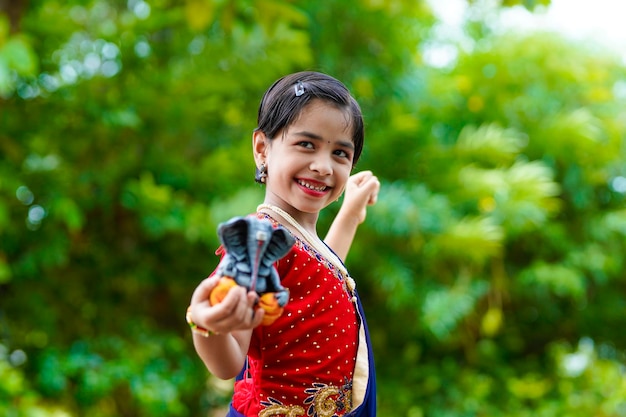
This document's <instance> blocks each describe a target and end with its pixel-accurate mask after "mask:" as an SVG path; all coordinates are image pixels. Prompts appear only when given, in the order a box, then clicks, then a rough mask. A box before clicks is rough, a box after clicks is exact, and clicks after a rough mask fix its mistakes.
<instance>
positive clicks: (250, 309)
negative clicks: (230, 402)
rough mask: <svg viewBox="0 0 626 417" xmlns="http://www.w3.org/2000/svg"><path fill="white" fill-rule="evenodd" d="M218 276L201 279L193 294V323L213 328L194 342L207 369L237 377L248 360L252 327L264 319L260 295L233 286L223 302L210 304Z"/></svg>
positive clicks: (196, 336)
mask: <svg viewBox="0 0 626 417" xmlns="http://www.w3.org/2000/svg"><path fill="white" fill-rule="evenodd" d="M218 281H219V277H217V276H213V277H210V278H207V279H205V280H204V281H202V282H201V283H200V284H199V285H198V287H197V288H196V290H195V291H194V293H193V295H192V297H191V305H190V308H191V318H192V320H193V322H194V323H195V324H196V325H198V326H200V327H203V328H205V329H209V330H210V331H211V333H212V334H211V335H210V336H209V337H204V336H202V335H199V334H197V333H194V335H193V344H194V347H195V348H196V352H197V353H198V356H200V358H201V359H202V361H203V362H204V364H205V365H206V367H207V369H208V370H209V371H210V372H211V373H212V374H213V375H215V376H217V377H218V378H221V379H231V378H234V377H235V376H237V374H239V372H240V371H241V369H242V368H243V365H244V363H245V359H246V355H247V353H248V348H249V346H250V338H251V336H252V329H253V328H255V327H256V326H258V325H259V324H260V323H261V320H263V315H264V311H263V309H262V308H255V304H256V301H257V294H256V293H255V292H246V289H245V288H244V287H241V286H235V287H233V288H231V289H230V290H229V292H228V294H227V295H226V297H224V299H223V300H222V302H221V303H219V304H217V305H215V306H211V305H210V304H209V294H210V292H211V290H212V289H213V288H214V287H215V286H216V285H217V282H218Z"/></svg>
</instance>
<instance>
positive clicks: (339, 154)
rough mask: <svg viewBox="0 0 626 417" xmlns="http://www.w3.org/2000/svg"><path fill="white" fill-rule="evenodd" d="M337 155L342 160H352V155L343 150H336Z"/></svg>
mask: <svg viewBox="0 0 626 417" xmlns="http://www.w3.org/2000/svg"><path fill="white" fill-rule="evenodd" d="M335 155H337V156H340V157H341V158H348V159H349V158H350V154H349V153H348V152H346V151H344V150H342V149H338V150H336V151H335Z"/></svg>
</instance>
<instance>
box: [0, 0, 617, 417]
mask: <svg viewBox="0 0 626 417" xmlns="http://www.w3.org/2000/svg"><path fill="white" fill-rule="evenodd" d="M457 3H458V2H457ZM461 3H463V4H462V5H463V8H462V12H461V14H457V15H456V16H457V17H460V18H459V19H456V20H455V22H456V23H455V26H454V27H453V28H451V27H450V22H449V21H444V20H443V18H442V15H441V14H437V13H435V7H432V6H433V5H434V6H437V8H438V9H440V11H441V10H443V11H446V10H447V9H446V7H447V6H445V5H446V4H451V2H449V1H448V2H433V3H432V4H431V3H427V2H426V1H419V0H389V1H376V0H352V1H338V0H337V1H332V0H329V1H318V0H303V1H293V0H240V1H235V0H184V1H172V0H127V1H126V0H119V1H104V0H85V1H78V0H64V1H61V0H1V1H0V415H2V416H10V417H18V416H19V417H39V416H42V417H47V416H50V417H52V416H54V417H66V416H89V417H120V416H145V417H152V416H172V417H187V416H214V415H224V412H223V410H224V407H225V405H226V404H227V402H228V398H229V395H230V386H231V383H230V381H226V382H223V381H219V380H216V379H215V378H213V377H211V375H209V374H208V372H207V371H206V370H205V368H204V367H203V366H202V364H201V362H200V360H199V359H198V358H197V356H196V355H195V352H194V350H193V347H192V343H191V337H190V332H189V329H188V327H187V324H186V323H185V320H184V312H185V309H186V307H187V305H188V302H189V298H190V296H191V292H192V291H193V289H194V288H195V286H196V284H197V283H198V282H199V281H200V280H201V279H203V278H204V277H205V276H206V275H207V274H208V273H209V272H210V271H212V270H213V268H214V267H215V265H216V263H217V257H216V256H215V255H214V251H215V249H216V248H217V246H218V241H217V237H216V233H215V230H216V226H217V224H218V223H219V222H221V221H224V220H226V219H229V218H230V217H232V216H234V215H239V214H245V213H248V212H251V211H254V209H255V207H256V205H257V204H258V203H259V202H260V201H261V199H262V196H263V189H262V188H261V187H260V186H258V185H256V184H255V183H254V181H253V174H254V165H253V161H252V157H251V147H250V143H251V132H252V130H253V129H254V127H255V122H256V109H257V105H258V102H259V99H260V97H261V94H262V93H263V91H264V90H265V89H266V88H267V87H268V86H269V84H270V83H271V82H273V81H274V80H275V79H276V78H278V77H280V76H282V75H284V74H286V73H289V72H293V71H298V70H303V69H314V70H320V71H324V72H327V73H329V74H332V75H334V76H335V77H337V78H339V79H341V80H342V81H344V82H345V83H346V84H347V85H348V86H349V88H350V89H351V90H352V91H353V93H354V95H355V96H356V97H357V99H358V100H359V102H360V103H361V105H362V107H363V110H364V113H365V117H366V122H367V126H366V144H365V151H364V154H363V156H362V159H361V161H359V163H358V165H357V167H356V169H357V170H364V169H371V170H373V171H374V172H375V173H376V174H377V175H378V176H379V178H380V180H381V182H382V190H381V193H380V198H379V202H378V204H377V205H376V206H374V207H373V208H372V209H371V210H370V211H369V213H368V218H367V221H366V223H365V224H363V225H362V227H361V228H360V229H359V232H358V235H357V239H356V242H355V243H354V246H353V248H352V251H351V253H350V255H349V256H348V259H347V264H348V267H349V269H350V270H351V271H352V273H353V275H354V276H355V277H356V279H357V282H358V288H359V291H360V293H361V296H362V297H363V299H364V303H365V309H366V313H367V316H368V321H369V324H370V329H371V332H372V337H373V343H374V350H375V353H376V362H377V371H378V386H379V405H380V406H379V410H380V413H379V414H380V415H381V416H393V417H397V416H407V417H425V416H427V417H474V416H476V417H478V416H489V417H505V416H506V417H526V416H533V417H537V416H545V417H555V416H559V417H560V416H581V417H591V416H593V417H618V416H626V377H625V375H626V374H625V369H626V368H625V364H626V354H625V349H626V331H625V330H624V329H625V328H626V314H625V313H626V296H625V293H626V271H625V270H626V268H625V267H626V257H625V254H626V60H625V56H624V55H621V54H620V53H619V52H617V51H616V50H615V49H614V48H610V47H608V46H605V44H603V43H600V42H596V41H594V40H593V39H591V38H580V37H579V38H572V37H570V36H565V35H564V34H563V33H559V32H557V31H554V30H549V29H546V28H545V27H544V28H543V29H541V28H531V27H530V26H529V25H523V26H520V25H513V24H511V23H510V22H511V21H512V20H511V19H510V16H512V15H511V13H514V14H516V16H518V17H519V16H523V17H524V21H525V22H529V21H533V19H539V18H541V17H542V16H545V14H546V13H547V11H549V10H551V9H550V7H551V5H550V1H549V0H543V1H533V0H524V1H515V0H508V1H504V0H503V1H501V2H496V1H484V0H483V1H466V2H461ZM560 3H561V5H563V2H560ZM587 3H589V10H590V18H591V17H592V14H593V12H594V10H595V9H594V7H596V6H594V5H595V4H596V3H594V2H591V1H589V2H587ZM616 3H619V2H616ZM442 4H443V5H444V6H445V7H443V9H442ZM564 7H566V6H564ZM447 11H450V10H447ZM505 16H508V17H509V18H508V19H505V18H504V17H505ZM507 22H509V23H507ZM337 208H338V203H337V204H336V205H334V206H331V207H330V208H329V209H328V210H327V212H325V213H324V214H323V216H322V218H321V222H320V234H322V235H323V234H324V230H325V228H327V227H328V225H329V224H330V221H331V220H332V217H333V214H334V213H336V211H337Z"/></svg>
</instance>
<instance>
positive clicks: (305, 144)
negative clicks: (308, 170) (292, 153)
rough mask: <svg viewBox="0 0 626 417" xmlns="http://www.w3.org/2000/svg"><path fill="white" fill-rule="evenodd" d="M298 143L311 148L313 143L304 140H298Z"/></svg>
mask: <svg viewBox="0 0 626 417" xmlns="http://www.w3.org/2000/svg"><path fill="white" fill-rule="evenodd" d="M298 145H299V146H302V147H303V148H308V149H313V143H311V142H309V141H306V140H303V141H302V142H299V143H298Z"/></svg>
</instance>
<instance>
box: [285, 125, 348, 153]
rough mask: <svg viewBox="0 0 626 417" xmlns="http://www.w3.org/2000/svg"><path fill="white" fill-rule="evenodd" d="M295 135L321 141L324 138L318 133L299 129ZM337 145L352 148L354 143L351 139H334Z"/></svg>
mask: <svg viewBox="0 0 626 417" xmlns="http://www.w3.org/2000/svg"><path fill="white" fill-rule="evenodd" d="M294 134H295V135H297V136H305V137H307V138H309V139H311V140H316V141H323V140H324V138H323V137H321V136H320V135H318V134H316V133H313V132H309V131H306V130H303V131H300V132H294ZM336 143H337V145H339V146H343V147H346V148H349V149H352V150H354V143H352V142H351V141H346V140H338V141H336Z"/></svg>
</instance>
